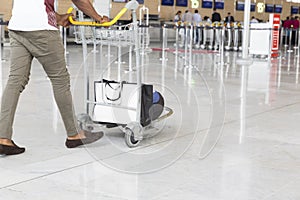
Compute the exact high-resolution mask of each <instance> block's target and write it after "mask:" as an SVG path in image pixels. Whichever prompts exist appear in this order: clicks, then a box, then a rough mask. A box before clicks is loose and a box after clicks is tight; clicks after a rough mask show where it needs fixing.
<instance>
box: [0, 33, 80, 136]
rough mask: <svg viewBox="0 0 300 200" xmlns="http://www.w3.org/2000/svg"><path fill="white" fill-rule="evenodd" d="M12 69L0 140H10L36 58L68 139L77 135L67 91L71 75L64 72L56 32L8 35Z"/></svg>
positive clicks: (61, 50)
mask: <svg viewBox="0 0 300 200" xmlns="http://www.w3.org/2000/svg"><path fill="white" fill-rule="evenodd" d="M9 36H10V43H11V66H10V73H9V78H8V81H7V85H6V88H5V90H4V92H3V96H2V104H1V115H0V138H7V139H11V137H12V132H13V131H12V126H13V121H14V116H15V111H16V107H17V103H18V100H19V96H20V93H21V92H22V91H23V90H24V88H25V86H26V85H27V83H28V81H29V76H30V69H31V62H32V59H33V58H34V57H35V58H36V59H37V60H38V61H39V62H40V63H41V64H42V66H43V68H44V70H45V72H46V73H47V75H48V77H49V78H50V80H51V83H52V88H53V91H54V97H55V101H56V103H57V106H58V109H59V111H60V114H61V116H62V119H63V122H64V125H65V128H66V131H67V135H68V136H74V135H76V134H77V133H78V131H77V122H76V118H75V115H74V110H73V102H72V95H71V91H70V75H69V73H68V70H67V68H66V63H65V57H64V48H63V45H62V42H61V38H60V35H59V32H58V31H47V30H45V31H28V32H22V31H10V32H9Z"/></svg>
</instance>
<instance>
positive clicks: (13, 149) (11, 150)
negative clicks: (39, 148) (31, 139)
mask: <svg viewBox="0 0 300 200" xmlns="http://www.w3.org/2000/svg"><path fill="white" fill-rule="evenodd" d="M11 142H12V143H13V145H14V146H9V145H5V144H0V154H3V155H17V154H21V153H24V152H25V148H24V147H19V146H18V145H16V144H15V143H14V141H11Z"/></svg>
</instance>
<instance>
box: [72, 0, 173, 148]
mask: <svg viewBox="0 0 300 200" xmlns="http://www.w3.org/2000/svg"><path fill="white" fill-rule="evenodd" d="M138 6H139V4H138V3H137V1H136V0H131V1H129V2H128V3H127V4H126V5H125V7H124V8H123V9H122V10H121V11H120V12H119V13H118V14H117V16H116V17H115V18H114V19H113V20H111V21H110V22H105V23H101V24H100V23H97V22H91V21H90V22H86V21H75V20H74V19H73V18H72V17H70V18H69V20H70V22H71V23H72V24H73V25H76V26H91V27H111V28H109V29H107V28H103V29H100V31H98V32H100V33H101V35H103V34H104V35H106V36H107V34H105V33H104V32H105V31H108V32H109V35H111V36H115V37H118V38H117V39H116V42H118V44H119V42H120V41H121V40H125V42H128V41H129V42H130V41H132V43H134V46H135V56H136V59H135V61H136V69H135V70H136V71H135V72H136V83H130V82H126V81H120V80H119V81H114V80H105V79H103V77H102V79H100V81H95V82H94V96H95V98H94V99H95V100H94V101H91V100H90V99H89V87H90V86H89V85H90V83H89V77H88V76H89V74H88V73H85V76H87V77H85V80H86V82H87V83H86V86H87V88H86V91H85V92H86V97H87V98H86V99H85V105H86V108H87V110H86V112H87V116H88V117H89V112H90V109H89V105H93V106H94V107H93V114H92V117H91V118H90V119H91V121H92V122H93V123H100V124H103V125H105V126H106V127H107V128H111V127H120V128H121V130H122V131H123V132H124V133H125V142H126V144H127V146H128V147H136V146H138V144H139V143H140V141H141V140H142V139H143V138H145V137H146V136H147V137H150V136H152V135H151V134H149V132H151V128H152V127H153V124H154V123H156V122H159V121H161V120H163V119H165V118H167V117H169V116H171V115H172V114H173V110H172V109H171V108H168V107H166V106H164V103H162V104H160V105H162V106H163V107H162V109H161V112H159V114H157V112H156V110H155V106H154V103H153V101H152V100H153V99H154V97H153V96H156V97H157V93H153V85H146V84H143V83H142V69H141V66H140V56H141V55H140V40H139V39H138V38H139V35H138V24H137V16H136V9H137V8H138ZM128 10H130V11H131V12H132V20H133V23H132V27H133V28H132V29H129V30H128V31H131V32H130V33H129V34H128V33H126V31H127V30H123V33H124V34H126V35H127V36H128V35H131V37H130V38H128V37H127V36H126V37H124V36H122V32H121V31H120V29H119V28H118V27H117V28H116V29H114V28H113V27H112V25H114V24H115V23H116V22H117V20H118V19H119V18H120V17H121V16H122V15H124V14H125V13H126V12H127V11H128ZM72 11H73V8H72V7H71V8H69V10H68V13H71V12H72ZM96 35H97V34H96ZM105 38H106V40H110V38H107V37H105ZM98 39H100V40H102V39H104V37H100V38H99V37H98ZM83 41H84V40H83ZM84 67H86V66H84ZM85 70H86V69H85ZM119 70H120V69H119ZM118 73H119V74H120V71H119V72H118ZM144 94H147V98H145V97H144V96H145V95H144ZM155 94H156V95H155ZM158 97H160V100H162V102H164V100H163V98H162V96H161V95H160V94H159V95H158ZM149 105H150V106H149ZM153 108H154V109H153ZM151 109H152V110H151ZM87 121H89V120H86V119H84V120H82V121H79V123H85V122H87ZM81 126H82V124H81Z"/></svg>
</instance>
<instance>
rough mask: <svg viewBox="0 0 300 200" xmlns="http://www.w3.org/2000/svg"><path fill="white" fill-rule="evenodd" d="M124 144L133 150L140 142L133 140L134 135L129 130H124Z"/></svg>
mask: <svg viewBox="0 0 300 200" xmlns="http://www.w3.org/2000/svg"><path fill="white" fill-rule="evenodd" d="M125 142H126V144H127V146H128V147H130V148H133V147H137V146H138V145H139V143H140V140H136V139H135V138H134V133H133V131H132V130H131V129H130V128H126V129H125Z"/></svg>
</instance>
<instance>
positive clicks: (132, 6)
mask: <svg viewBox="0 0 300 200" xmlns="http://www.w3.org/2000/svg"><path fill="white" fill-rule="evenodd" d="M138 6H139V4H138V2H137V1H136V0H132V1H129V2H128V3H127V4H126V5H125V7H124V8H122V9H121V11H120V12H119V13H118V14H117V15H116V16H115V18H113V19H112V20H111V21H109V22H104V23H98V22H81V21H76V20H74V19H73V17H72V16H70V17H69V21H70V22H71V24H73V25H77V26H99V27H108V26H112V25H114V24H115V23H116V22H117V21H118V20H119V19H120V18H121V17H122V16H123V15H124V14H125V13H126V12H127V10H136V9H137V8H138ZM73 9H74V8H73V7H70V8H69V9H68V11H67V13H68V14H70V13H72V11H73Z"/></svg>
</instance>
